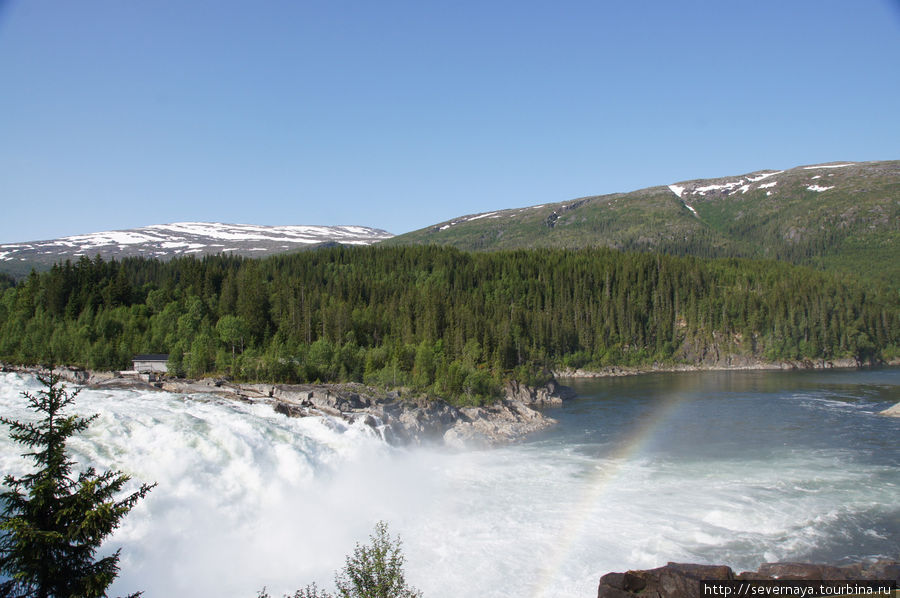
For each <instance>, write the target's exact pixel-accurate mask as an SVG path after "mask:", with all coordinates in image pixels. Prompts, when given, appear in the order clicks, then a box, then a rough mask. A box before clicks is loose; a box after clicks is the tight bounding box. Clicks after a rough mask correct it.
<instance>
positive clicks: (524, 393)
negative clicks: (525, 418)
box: [504, 380, 575, 407]
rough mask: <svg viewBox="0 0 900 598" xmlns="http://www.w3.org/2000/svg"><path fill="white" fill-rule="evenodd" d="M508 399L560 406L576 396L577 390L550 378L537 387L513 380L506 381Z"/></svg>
mask: <svg viewBox="0 0 900 598" xmlns="http://www.w3.org/2000/svg"><path fill="white" fill-rule="evenodd" d="M504 391H505V393H506V400H507V401H515V402H519V403H524V404H526V405H530V406H534V407H549V406H559V405H562V402H563V401H565V400H568V399H571V398H574V397H575V391H573V390H572V389H571V388H569V387H568V386H563V385H561V384H559V383H558V382H557V381H556V380H550V381H549V382H547V384H545V385H543V386H538V387H537V388H534V387H531V386H525V385H524V384H519V383H518V382H517V381H515V380H512V381H510V382H507V383H506V387H505V388H504Z"/></svg>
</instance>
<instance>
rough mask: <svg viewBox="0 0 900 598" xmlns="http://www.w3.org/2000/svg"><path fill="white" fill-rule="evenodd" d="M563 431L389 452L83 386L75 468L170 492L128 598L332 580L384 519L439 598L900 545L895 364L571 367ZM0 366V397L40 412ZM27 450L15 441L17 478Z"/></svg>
mask: <svg viewBox="0 0 900 598" xmlns="http://www.w3.org/2000/svg"><path fill="white" fill-rule="evenodd" d="M567 383H568V384H570V385H572V386H574V387H575V389H576V390H577V391H578V393H579V397H578V398H577V399H574V400H572V401H570V402H567V403H566V404H565V405H564V406H563V407H560V408H554V409H549V410H548V411H547V414H548V415H550V416H552V417H554V418H556V419H557V420H559V424H558V425H557V426H555V427H553V428H551V429H549V430H548V431H545V432H542V433H540V434H537V435H535V436H532V437H530V438H528V439H527V440H526V441H524V442H521V443H518V444H515V445H512V446H507V447H502V448H498V449H472V450H464V451H460V450H456V451H450V450H445V449H441V448H437V447H416V448H403V447H399V448H398V447H392V446H390V445H388V444H386V443H385V442H383V441H382V439H381V438H380V436H379V435H378V434H377V433H376V432H374V431H373V430H372V429H371V428H369V427H367V426H365V425H363V424H359V425H353V426H349V425H347V424H345V423H343V422H340V421H335V420H330V419H324V418H304V419H291V418H287V417H284V416H282V415H279V414H276V413H275V412H274V411H273V410H272V409H271V408H270V407H268V406H266V405H261V404H257V405H253V404H247V403H240V402H235V401H230V400H224V399H218V398H215V397H211V396H203V395H193V396H184V395H176V394H169V393H163V392H143V391H136V390H89V389H86V390H84V391H82V392H81V394H80V395H79V397H78V399H77V404H76V409H75V411H76V412H78V413H81V414H91V413H99V414H100V417H99V419H98V420H97V421H96V422H95V423H94V424H93V425H92V426H91V428H90V429H89V430H88V431H87V432H86V433H85V434H83V435H82V436H81V437H78V438H75V439H73V440H72V441H71V443H70V448H71V450H72V453H73V455H74V456H75V458H76V459H77V460H78V461H79V462H80V463H90V464H92V465H95V466H97V467H100V468H111V467H114V468H118V469H122V470H124V471H126V472H128V473H130V474H132V475H133V476H134V478H135V482H134V483H135V484H136V483H137V482H138V481H146V482H157V483H158V486H157V487H156V488H155V489H154V490H153V491H152V492H151V494H150V495H148V497H147V498H146V499H145V500H144V501H142V502H141V503H139V504H138V506H137V507H136V508H135V509H134V510H133V511H132V512H131V513H130V514H129V515H128V517H127V518H126V519H125V520H124V522H123V525H122V527H120V528H119V529H118V530H117V531H116V533H115V534H114V536H113V537H112V538H111V539H110V541H109V542H108V545H107V546H108V550H113V549H115V548H119V547H121V548H122V560H121V563H120V564H121V573H120V575H119V577H118V579H117V581H116V583H115V585H114V586H113V588H112V594H113V595H116V594H125V593H129V592H133V591H136V590H143V591H144V592H145V596H147V597H148V598H153V597H156V596H191V597H198V596H210V597H213V596H216V597H231V596H234V597H238V596H241V597H246V598H253V597H255V596H256V593H257V591H258V590H259V589H261V588H262V587H263V586H267V588H268V590H269V593H270V594H272V595H273V596H281V594H282V593H284V592H288V591H293V590H294V589H297V588H299V587H302V586H305V585H306V584H307V583H310V582H313V581H315V582H317V583H318V584H319V585H320V586H323V585H324V586H326V587H329V586H331V583H332V579H333V573H334V571H335V570H337V569H339V568H340V567H341V566H342V565H343V562H344V557H345V556H346V555H347V554H348V553H350V552H351V551H352V549H353V546H354V544H355V543H356V542H359V541H365V540H366V539H367V537H368V535H369V533H371V531H372V528H373V525H374V523H375V522H376V521H379V520H384V521H386V522H387V523H388V524H389V527H390V530H391V533H392V534H399V535H400V537H401V538H402V541H403V550H404V554H405V555H406V558H407V562H406V573H407V579H408V581H409V582H410V583H411V584H412V585H415V586H416V587H418V588H420V589H421V590H423V591H424V594H425V596H426V597H427V598H458V597H460V596H479V597H483V598H493V597H496V598H500V597H511V596H516V597H522V596H528V597H532V598H557V597H559V598H562V597H566V598H569V597H582V596H583V597H585V598H587V597H590V596H594V595H596V587H597V581H598V579H599V577H600V576H601V575H602V574H604V573H607V572H609V571H622V570H625V569H629V568H632V569H634V568H649V567H656V566H660V565H663V564H665V563H666V562H667V561H681V562H700V563H723V564H728V565H731V566H732V567H734V568H736V569H750V568H752V569H755V568H756V567H758V566H759V564H760V563H762V562H764V561H773V560H802V561H816V562H832V563H843V562H849V561H854V560H858V559H861V558H866V557H873V556H887V557H892V558H897V557H900V501H898V500H897V497H898V496H900V419H897V418H887V417H881V416H878V415H877V413H878V411H880V410H883V409H885V408H887V407H889V406H891V405H892V404H894V403H896V402H898V401H900V370H898V369H884V370H874V371H816V372H760V371H749V372H745V371H741V372H693V373H671V374H649V375H642V376H633V377H626V378H603V379H594V380H570V381H567ZM39 389H40V386H39V384H37V382H36V381H35V380H34V379H33V378H30V377H28V376H24V375H20V374H0V409H2V412H3V413H4V414H6V415H7V416H12V417H15V418H18V419H28V418H30V417H31V415H30V413H29V412H28V411H27V410H26V409H25V403H24V400H23V399H22V398H21V393H22V391H24V390H30V391H31V392H35V391H37V390H39ZM21 452H23V450H22V448H21V447H19V446H18V445H15V444H13V443H12V442H11V441H10V440H9V438H8V435H7V434H4V435H3V436H2V437H0V464H2V467H3V472H4V473H14V474H16V475H20V474H21V473H23V472H24V471H25V467H26V461H25V460H24V459H22V458H21V457H20V456H19V454H20V453H21Z"/></svg>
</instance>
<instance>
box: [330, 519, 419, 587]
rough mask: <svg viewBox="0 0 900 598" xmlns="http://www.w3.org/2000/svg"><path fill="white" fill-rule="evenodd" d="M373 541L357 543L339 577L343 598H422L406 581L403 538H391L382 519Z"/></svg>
mask: <svg viewBox="0 0 900 598" xmlns="http://www.w3.org/2000/svg"><path fill="white" fill-rule="evenodd" d="M369 540H370V541H371V544H368V545H360V544H357V545H356V548H355V549H354V550H353V554H352V555H350V556H348V557H347V562H346V564H345V565H344V569H343V571H341V573H340V574H338V575H337V577H336V578H335V584H336V585H337V588H338V597H339V598H420V597H421V595H422V593H421V592H419V591H418V590H416V589H415V588H411V587H409V586H408V585H407V584H406V577H405V576H404V574H403V561H404V560H405V559H404V556H403V552H402V551H401V549H400V548H401V544H400V538H394V539H393V540H392V539H391V537H390V535H389V534H388V529H387V524H386V523H384V522H383V521H379V522H378V523H377V524H376V525H375V532H374V533H373V534H372V535H371V536H369Z"/></svg>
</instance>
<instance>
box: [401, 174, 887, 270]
mask: <svg viewBox="0 0 900 598" xmlns="http://www.w3.org/2000/svg"><path fill="white" fill-rule="evenodd" d="M387 243H388V244H418V243H426V244H427V243H435V244H441V245H452V246H454V247H458V248H461V249H468V250H494V249H519V248H529V247H567V248H576V247H586V246H598V245H602V246H608V247H614V248H618V249H625V250H641V251H660V252H664V253H670V254H675V255H696V256H701V257H729V256H731V257H756V258H775V259H781V260H785V261H789V262H792V263H797V264H807V265H813V266H816V267H820V268H825V269H839V270H844V271H852V272H855V273H858V274H863V275H865V276H869V277H872V278H877V279H880V280H883V281H887V282H890V283H892V284H897V283H900V161H889V162H858V163H852V162H837V163H830V164H818V165H811V166H800V167H797V168H792V169H790V170H784V171H777V170H762V171H758V172H754V173H751V174H745V175H742V176H733V177H724V178H717V179H706V180H700V179H695V180H690V181H684V182H679V183H676V184H672V185H669V186H663V187H650V188H647V189H641V190H638V191H633V192H630V193H615V194H611V195H601V196H595V197H585V198H581V199H575V200H572V201H566V202H561V203H553V204H544V205H540V206H533V207H527V208H519V209H509V210H497V211H494V212H486V213H481V214H475V215H470V216H461V217H459V218H455V219H453V220H450V221H447V222H442V223H440V224H437V225H434V226H431V227H428V228H425V229H421V230H418V231H414V232H411V233H407V234H404V235H399V236H397V237H394V238H392V239H390V240H389V241H387Z"/></svg>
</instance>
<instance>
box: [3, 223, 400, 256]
mask: <svg viewBox="0 0 900 598" xmlns="http://www.w3.org/2000/svg"><path fill="white" fill-rule="evenodd" d="M392 236H393V235H391V233H389V232H387V231H384V230H380V229H375V228H368V227H364V226H311V225H285V226H264V225H256V224H223V223H220V222H174V223H171V224H154V225H151V226H145V227H142V228H136V229H130V230H117V231H103V232H97V233H89V234H84V235H73V236H70V237H64V238H61V239H53V240H49V241H35V242H31V243H28V244H25V243H16V244H6V245H0V260H7V261H8V260H11V259H15V258H18V259H26V258H29V259H34V258H36V257H38V256H40V259H41V261H44V262H47V261H48V260H52V261H57V260H64V259H67V258H78V257H80V256H82V255H95V254H100V255H101V256H102V257H104V258H112V257H116V258H119V257H126V256H135V255H148V254H150V255H154V256H157V257H162V258H168V257H174V256H177V255H183V254H211V253H220V252H237V253H241V252H254V254H255V255H258V254H259V252H266V253H281V252H284V251H287V250H290V249H294V248H300V247H310V246H314V245H319V244H323V243H340V244H345V245H370V244H372V243H377V242H378V241H382V240H384V239H389V238H390V237H392ZM217 241H219V242H217ZM221 241H227V243H228V247H227V248H226V247H225V244H224V243H221Z"/></svg>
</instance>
